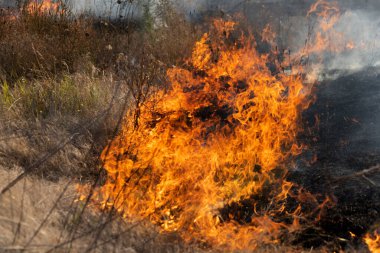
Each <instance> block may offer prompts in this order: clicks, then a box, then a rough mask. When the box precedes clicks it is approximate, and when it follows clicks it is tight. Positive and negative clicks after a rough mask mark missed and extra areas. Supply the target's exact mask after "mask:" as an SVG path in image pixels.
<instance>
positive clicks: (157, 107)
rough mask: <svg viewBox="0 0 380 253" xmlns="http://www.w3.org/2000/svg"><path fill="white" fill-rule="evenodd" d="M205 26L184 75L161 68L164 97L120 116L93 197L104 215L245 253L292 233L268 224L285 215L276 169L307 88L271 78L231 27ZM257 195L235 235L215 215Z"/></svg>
mask: <svg viewBox="0 0 380 253" xmlns="http://www.w3.org/2000/svg"><path fill="white" fill-rule="evenodd" d="M214 26H215V31H214V33H213V34H211V33H206V34H204V35H203V37H202V38H201V39H200V41H198V42H197V43H196V45H195V48H194V50H193V54H192V57H191V59H190V60H189V63H188V64H189V67H188V68H187V69H183V68H177V67H174V68H172V69H169V70H168V73H167V75H168V77H169V80H170V83H171V84H172V88H171V90H170V91H169V92H168V93H163V92H161V91H158V92H157V93H156V94H155V96H152V97H151V98H150V99H149V100H148V101H147V102H146V103H145V104H144V105H143V106H142V107H141V108H139V109H138V113H139V118H138V121H136V117H134V113H135V112H134V111H130V112H129V114H128V115H127V116H126V119H125V122H124V124H123V128H122V131H121V133H120V134H119V136H118V137H117V138H116V139H115V140H113V141H112V142H111V144H110V145H109V146H108V147H107V148H106V149H105V150H104V152H103V154H102V156H101V158H102V160H103V162H104V168H105V169H106V170H107V174H108V179H107V182H106V184H105V185H104V186H103V187H102V188H101V189H100V192H99V196H98V197H99V198H100V199H101V200H102V204H103V207H104V208H107V207H108V206H113V207H114V208H116V209H117V210H118V211H119V212H120V213H122V214H124V216H125V217H130V218H133V217H136V216H137V217H145V218H148V219H150V220H151V221H152V222H153V223H155V224H159V225H160V226H161V227H162V229H163V230H164V231H179V232H180V233H181V234H182V235H183V237H184V238H185V239H190V237H195V238H198V239H200V240H206V241H207V242H209V243H212V244H214V245H229V246H231V247H233V248H255V247H256V246H257V244H258V243H265V242H267V243H276V242H279V235H280V233H281V232H282V231H283V230H284V229H289V230H293V229H296V227H297V226H298V221H297V219H292V221H290V222H288V224H285V223H282V222H276V221H274V219H273V217H274V216H275V215H277V214H282V215H287V213H286V210H285V204H286V199H287V197H288V194H289V192H290V189H291V188H292V183H290V182H287V181H286V180H285V179H284V175H285V174H286V168H285V164H286V161H287V159H288V158H289V157H291V156H293V155H297V154H299V153H300V152H301V150H302V149H301V147H300V146H298V145H297V143H296V136H297V134H298V132H299V130H300V128H299V124H298V123H299V120H300V113H301V112H302V111H303V110H304V109H305V108H307V106H308V103H309V95H310V87H309V86H306V85H304V84H303V82H302V79H301V77H299V76H289V75H285V74H283V73H281V72H278V73H276V74H273V71H271V70H270V69H269V68H268V66H267V63H268V61H267V59H268V56H267V55H261V54H259V52H258V51H257V50H256V48H255V42H254V38H253V37H252V36H241V37H240V38H239V39H233V36H232V35H231V33H233V27H234V26H235V23H233V22H224V21H220V20H217V21H215V22H214ZM265 191H269V192H270V193H269V194H268V195H267V196H265V197H266V198H267V201H268V205H267V206H266V208H260V207H259V205H260V203H259V202H254V201H253V202H252V203H251V204H250V209H251V210H253V214H252V217H250V218H249V222H248V224H247V226H243V227H241V228H239V230H236V228H237V227H238V225H237V223H236V222H234V221H233V218H234V217H231V215H232V214H230V215H229V216H228V215H227V216H226V217H224V216H223V215H222V214H221V209H223V208H224V207H226V206H228V205H232V204H233V203H238V202H239V201H241V200H244V199H250V198H251V197H252V196H254V195H265V194H263V192H265ZM295 212H299V210H296V211H295ZM232 216H233V215H232ZM228 220H229V221H228Z"/></svg>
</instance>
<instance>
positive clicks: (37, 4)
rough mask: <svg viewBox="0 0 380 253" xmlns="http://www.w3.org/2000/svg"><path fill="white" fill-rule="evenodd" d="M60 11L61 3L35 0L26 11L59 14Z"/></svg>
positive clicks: (49, 0)
mask: <svg viewBox="0 0 380 253" xmlns="http://www.w3.org/2000/svg"><path fill="white" fill-rule="evenodd" d="M59 9H60V4H59V2H54V1H52V0H42V1H38V0H33V1H31V2H30V3H29V4H28V5H27V7H26V10H27V12H29V13H40V14H41V13H58V11H59Z"/></svg>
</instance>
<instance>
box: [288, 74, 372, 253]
mask: <svg viewBox="0 0 380 253" xmlns="http://www.w3.org/2000/svg"><path fill="white" fill-rule="evenodd" d="M316 115H318V118H319V124H318V127H315V125H316V123H317V122H316V121H318V120H316ZM304 120H305V122H306V125H307V126H308V127H307V128H310V131H306V132H308V133H305V135H306V136H303V137H302V138H305V140H308V142H307V144H308V146H309V147H310V150H309V151H308V152H306V154H305V156H304V157H303V158H301V159H300V160H301V161H300V162H299V164H298V167H297V169H296V170H295V171H293V172H291V175H290V177H291V179H292V180H293V181H295V182H297V183H298V184H300V185H301V186H303V187H305V188H306V189H308V190H309V191H311V192H313V193H315V194H317V193H320V194H321V195H326V196H331V197H332V198H333V199H334V200H335V201H336V205H335V206H333V207H331V208H329V209H327V210H326V211H325V213H324V214H323V216H322V219H321V221H320V222H319V224H318V225H319V226H320V228H321V230H322V231H323V232H322V233H319V234H318V236H315V238H312V239H311V240H310V236H306V235H304V237H305V238H304V239H305V240H304V243H305V244H306V245H305V246H318V245H319V244H322V240H321V234H324V238H323V240H324V241H326V240H327V241H329V238H330V239H331V241H334V242H335V244H339V245H340V246H341V247H343V248H344V249H351V250H353V249H355V248H356V249H357V248H359V247H360V245H361V244H362V242H361V241H360V240H359V239H358V238H360V237H362V236H363V235H364V234H365V233H366V232H367V231H368V230H369V229H370V228H371V227H372V226H373V225H374V224H376V223H378V222H379V221H380V170H379V169H376V165H380V126H379V123H380V71H379V69H374V68H369V69H366V70H363V71H360V72H357V73H353V74H346V75H344V76H341V77H339V78H337V79H335V80H328V81H324V82H322V83H321V84H320V85H318V88H317V100H316V102H315V103H314V104H313V105H312V106H311V107H310V108H309V110H308V111H307V112H305V114H304ZM312 157H314V159H313V158H312ZM311 160H314V161H313V162H310V161H311ZM374 168H375V169H374ZM366 169H370V170H369V171H367V173H363V171H364V170H366ZM350 232H351V233H353V234H355V235H356V236H353V235H350ZM301 237H302V236H301ZM318 237H319V238H318ZM306 239H307V240H306ZM300 241H301V242H302V238H300Z"/></svg>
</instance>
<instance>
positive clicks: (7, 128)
mask: <svg viewBox="0 0 380 253" xmlns="http://www.w3.org/2000/svg"><path fill="white" fill-rule="evenodd" d="M143 9H144V15H143V19H140V20H132V19H127V18H124V19H117V20H110V19H108V18H107V19H106V18H105V19H102V18H94V17H92V16H90V15H82V16H74V15H72V14H71V13H70V12H69V11H67V10H66V11H65V12H62V11H60V12H38V11H35V12H29V11H26V10H25V8H24V10H23V11H20V12H17V13H14V12H13V13H11V12H9V13H8V12H2V13H1V14H0V15H1V16H0V21H1V22H0V122H1V123H0V182H1V185H2V188H1V189H0V190H3V192H2V193H1V194H0V209H1V211H0V217H1V218H0V227H1V228H2V231H3V232H4V233H2V235H1V236H0V251H2V252H3V251H7V250H15V251H23V252H25V251H26V252H41V251H48V250H51V252H56V251H57V252H60V251H64V250H66V251H68V250H71V252H85V251H86V250H95V251H99V252H104V250H106V251H109V250H111V249H113V250H117V251H120V252H134V249H133V248H135V249H137V250H142V249H145V250H147V247H148V248H149V247H151V248H153V244H154V245H155V246H154V247H155V248H157V249H162V250H163V249H166V248H170V247H173V246H170V245H169V244H164V245H160V246H158V244H157V241H156V239H155V237H156V236H157V233H156V232H154V231H153V232H152V230H151V229H150V230H149V231H147V230H145V229H142V227H141V226H140V225H139V226H138V227H140V228H136V229H134V230H133V231H132V230H131V225H133V224H125V223H123V222H122V221H120V220H119V221H116V220H115V219H116V218H115V217H113V216H112V217H109V215H108V214H107V215H105V214H104V215H100V214H94V213H92V212H91V210H90V209H89V208H84V207H83V206H81V205H82V204H79V205H78V204H76V203H77V202H76V199H77V198H78V196H77V193H76V190H75V184H76V183H78V182H80V181H83V180H86V181H89V182H98V181H96V179H97V178H99V177H101V175H102V173H101V171H99V162H98V160H97V159H98V156H99V154H100V152H101V150H102V149H103V148H104V146H105V145H106V144H107V141H108V140H109V139H111V137H112V135H114V134H115V133H116V132H117V130H118V123H119V122H120V119H121V118H122V117H123V116H124V114H125V110H126V109H128V108H133V107H135V106H139V105H140V104H141V103H143V99H144V97H145V96H146V94H147V93H149V92H150V91H151V90H152V89H153V88H165V87H166V86H167V82H166V68H167V67H168V66H173V65H180V64H183V63H184V59H185V58H186V57H187V56H189V55H190V50H191V48H192V46H191V45H192V44H193V42H194V40H195V39H196V37H197V36H198V35H199V32H197V29H196V28H195V26H194V25H192V24H190V23H189V22H188V21H186V19H185V18H184V17H183V16H181V15H179V14H178V13H176V12H175V10H174V8H173V7H172V5H171V4H170V2H169V1H164V0H163V1H160V2H159V4H158V6H157V8H151V6H149V5H144V6H143ZM98 183H99V182H98ZM12 184H13V185H12ZM7 185H8V186H10V187H9V188H7V187H6V186H7ZM10 206H12V207H11V208H10ZM117 224H118V225H117ZM133 226H135V225H133ZM89 229H90V230H89ZM126 229H127V230H128V231H129V232H128V233H127V238H129V239H125V234H126V232H125V231H124V230H126ZM122 231H124V232H122ZM122 235H123V237H122ZM77 237H78V238H81V240H79V241H78V238H77ZM116 238H118V239H116ZM147 238H148V239H149V238H150V239H149V240H150V242H146V241H145V240H147ZM93 241H98V242H100V245H97V243H95V244H94V243H93ZM155 241H156V242H155ZM116 244H117V245H116ZM149 245H150V246H149ZM175 247H177V248H178V247H181V246H179V245H177V246H175ZM178 250H179V248H178ZM182 251H183V250H181V252H182Z"/></svg>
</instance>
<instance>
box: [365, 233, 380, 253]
mask: <svg viewBox="0 0 380 253" xmlns="http://www.w3.org/2000/svg"><path fill="white" fill-rule="evenodd" d="M364 242H365V243H366V244H367V246H368V249H369V250H370V251H371V252H372V253H379V252H380V234H379V233H378V232H377V231H375V232H374V233H373V234H370V233H368V234H367V235H366V236H365V237H364Z"/></svg>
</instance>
